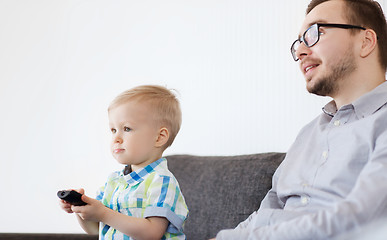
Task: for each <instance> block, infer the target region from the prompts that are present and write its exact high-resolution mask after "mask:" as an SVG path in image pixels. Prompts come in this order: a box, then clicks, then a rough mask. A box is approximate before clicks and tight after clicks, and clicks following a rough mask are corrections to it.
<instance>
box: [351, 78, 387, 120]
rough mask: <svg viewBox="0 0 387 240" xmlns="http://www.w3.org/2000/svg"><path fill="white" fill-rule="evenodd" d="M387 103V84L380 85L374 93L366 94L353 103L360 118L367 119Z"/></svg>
mask: <svg viewBox="0 0 387 240" xmlns="http://www.w3.org/2000/svg"><path fill="white" fill-rule="evenodd" d="M386 103H387V82H386V81H385V82H384V83H382V84H380V85H379V86H377V87H376V88H374V89H373V90H372V91H370V92H368V93H366V94H364V95H363V96H361V97H360V98H358V99H357V100H356V101H354V102H353V106H354V108H355V112H356V115H357V116H358V118H364V117H367V116H369V115H371V114H373V113H375V112H376V111H378V110H379V109H380V108H381V107H383V106H384V105H385V104H386Z"/></svg>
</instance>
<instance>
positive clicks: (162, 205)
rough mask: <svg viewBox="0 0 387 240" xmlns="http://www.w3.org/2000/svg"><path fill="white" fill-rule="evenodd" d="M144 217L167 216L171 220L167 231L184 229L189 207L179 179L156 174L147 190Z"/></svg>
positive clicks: (174, 231) (176, 231)
mask: <svg viewBox="0 0 387 240" xmlns="http://www.w3.org/2000/svg"><path fill="white" fill-rule="evenodd" d="M145 205H146V208H145V212H144V217H145V218H147V217H165V218H166V219H168V221H169V222H170V224H169V226H168V228H167V232H170V233H179V232H182V231H183V223H184V221H185V219H186V218H187V215H188V208H187V205H186V204H185V200H184V197H183V195H182V193H181V191H180V188H179V186H178V184H177V181H176V180H175V179H174V178H173V177H170V176H156V177H155V178H153V179H152V182H151V183H150V185H149V188H148V190H147V199H146V204H145Z"/></svg>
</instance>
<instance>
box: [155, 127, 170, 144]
mask: <svg viewBox="0 0 387 240" xmlns="http://www.w3.org/2000/svg"><path fill="white" fill-rule="evenodd" d="M168 139H169V131H168V129H167V128H165V127H163V128H160V130H159V133H158V135H157V139H156V142H155V147H158V148H159V147H162V146H164V145H165V144H167V142H168Z"/></svg>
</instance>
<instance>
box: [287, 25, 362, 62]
mask: <svg viewBox="0 0 387 240" xmlns="http://www.w3.org/2000/svg"><path fill="white" fill-rule="evenodd" d="M316 25H317V40H316V41H315V42H314V43H313V44H310V45H309V44H308V42H306V41H305V35H306V33H307V32H308V31H309V30H310V29H311V28H313V27H315V26H316ZM320 27H333V28H343V29H354V28H355V29H361V30H366V28H364V27H361V26H356V25H350V24H339V23H315V24H313V25H311V26H310V27H309V28H308V29H306V31H305V32H304V33H303V34H302V36H301V37H300V38H299V39H296V40H295V41H294V42H293V44H292V46H291V47H290V53H291V54H292V57H293V60H294V61H296V62H297V61H298V60H299V59H298V58H297V56H296V51H297V50H295V49H294V45H295V44H296V43H297V42H299V43H300V44H301V43H304V44H305V46H307V47H308V48H310V47H313V46H314V45H315V44H316V43H318V41H319V40H320V35H321V32H320ZM293 49H294V50H293Z"/></svg>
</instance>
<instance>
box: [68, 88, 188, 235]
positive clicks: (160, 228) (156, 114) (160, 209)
mask: <svg viewBox="0 0 387 240" xmlns="http://www.w3.org/2000/svg"><path fill="white" fill-rule="evenodd" d="M108 115H109V127H110V130H111V133H112V140H111V152H112V155H113V156H114V158H115V159H116V160H117V161H118V162H119V163H121V164H123V165H125V166H126V167H125V169H124V170H123V171H117V172H114V173H112V174H111V175H110V176H109V177H108V180H107V181H106V183H105V186H104V187H102V188H101V190H100V191H99V193H98V195H97V197H96V199H93V198H90V197H88V196H86V195H83V196H82V200H83V201H84V202H86V203H87V205H85V206H73V205H70V204H69V203H67V202H65V201H61V207H62V208H63V209H64V210H65V211H66V212H68V213H76V216H77V219H78V221H79V223H80V225H81V226H82V228H83V229H84V230H85V231H86V232H87V233H89V234H97V233H99V236H100V239H137V240H141V239H185V235H184V233H183V223H184V221H185V220H186V218H187V215H188V209H187V206H186V203H185V200H184V197H183V195H182V193H181V191H180V188H179V184H178V182H177V180H176V179H175V177H174V176H173V174H172V173H171V172H170V171H169V170H168V168H167V160H166V159H165V158H163V157H162V155H163V152H164V150H165V149H166V148H167V147H169V146H170V145H171V144H172V142H173V140H174V138H175V137H176V135H177V133H178V131H179V129H180V125H181V110H180V106H179V102H178V100H177V99H176V97H175V95H174V94H172V93H171V92H170V91H169V90H168V89H166V88H164V87H161V86H153V85H145V86H138V87H135V88H133V89H130V90H128V91H125V92H123V93H121V94H120V95H118V96H117V97H116V98H115V99H114V100H113V102H112V103H111V104H110V106H109V108H108ZM79 192H80V193H82V194H84V190H83V189H80V190H79ZM98 225H99V226H98Z"/></svg>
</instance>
